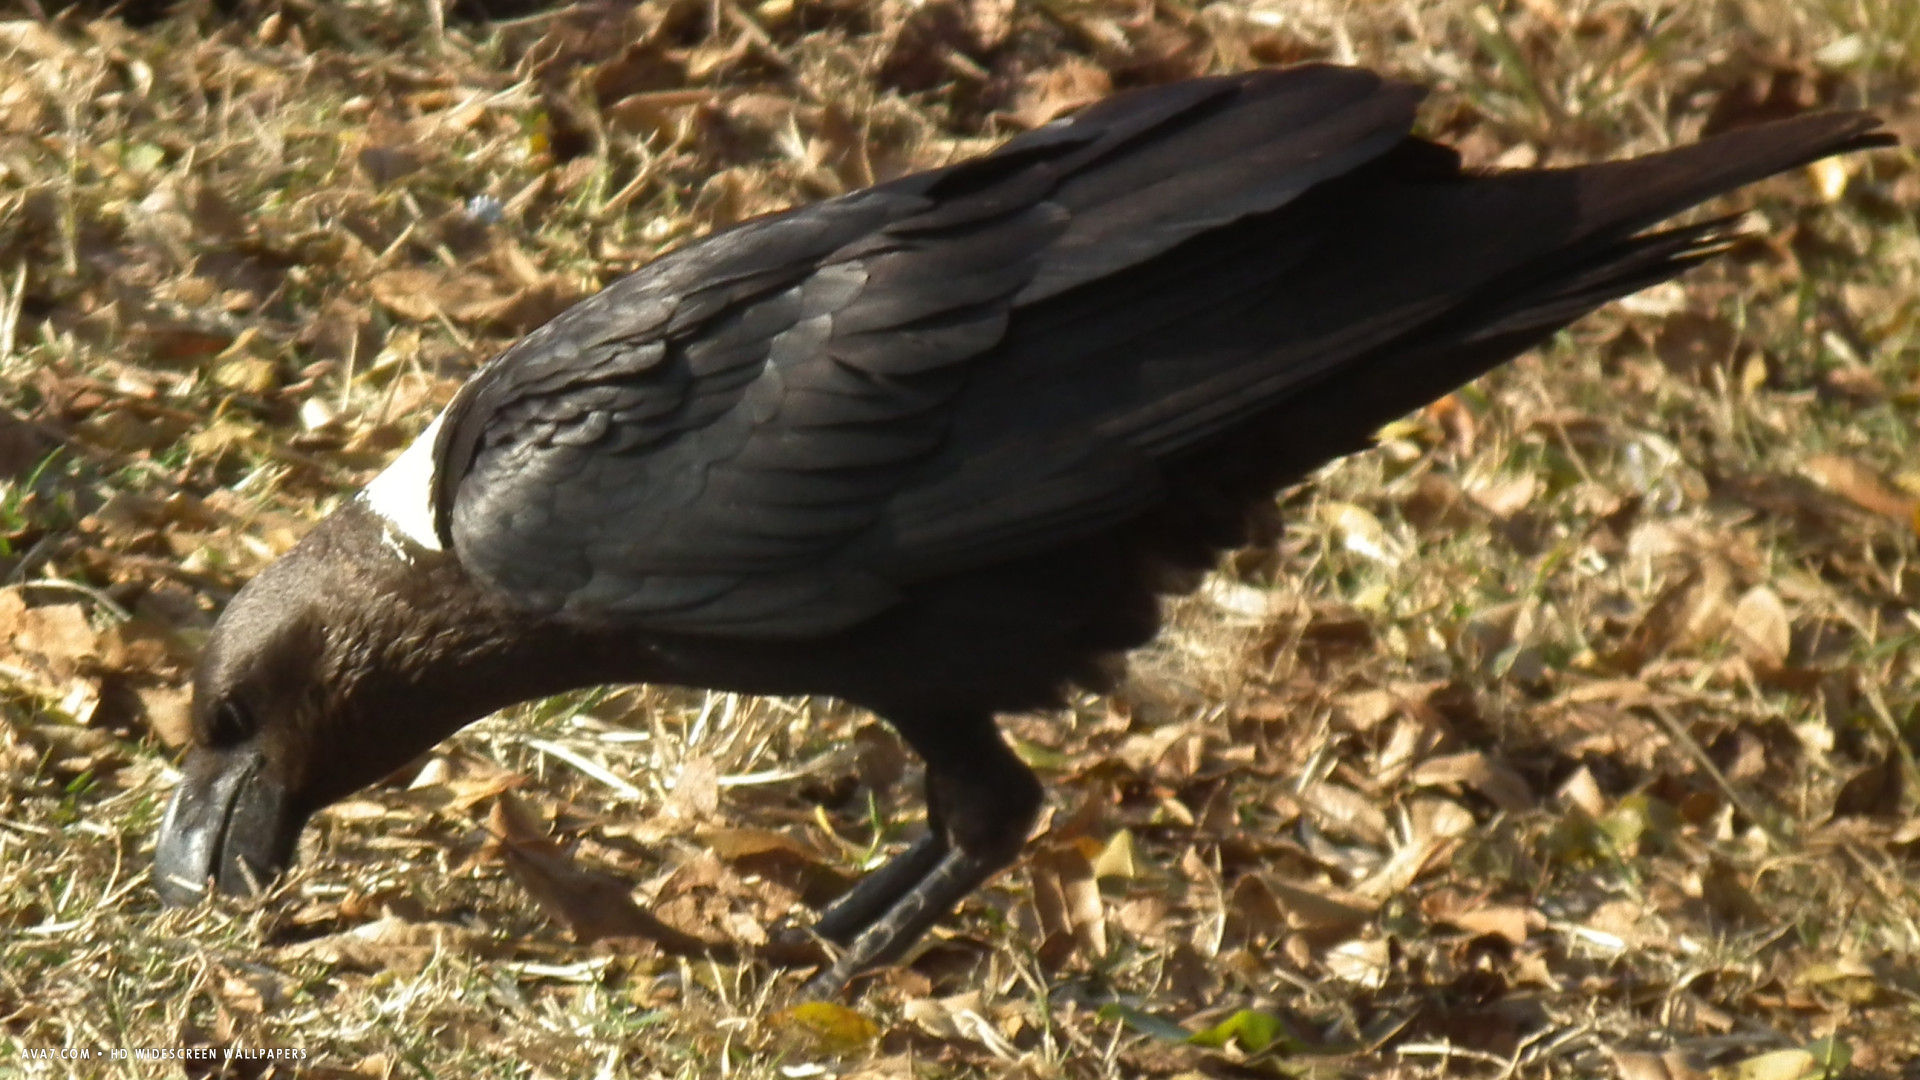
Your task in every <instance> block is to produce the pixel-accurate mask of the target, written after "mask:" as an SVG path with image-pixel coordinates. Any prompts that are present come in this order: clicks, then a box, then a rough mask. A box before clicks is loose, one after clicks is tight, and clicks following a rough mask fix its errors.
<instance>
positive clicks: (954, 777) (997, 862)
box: [807, 717, 1042, 995]
mask: <svg viewBox="0 0 1920 1080" xmlns="http://www.w3.org/2000/svg"><path fill="white" fill-rule="evenodd" d="M895 726H896V727H898V728H899V730H900V733H901V735H902V736H903V737H905V738H906V740H907V742H908V744H909V745H911V746H912V747H913V748H914V749H915V750H917V751H919V753H920V756H921V757H922V758H924V759H925V760H926V763H927V823H928V826H929V830H930V831H929V833H928V836H927V837H926V838H925V839H923V840H921V841H919V842H918V843H916V844H914V845H913V847H911V848H909V849H907V851H905V852H904V853H902V854H901V855H899V856H897V857H895V858H894V860H893V861H892V862H889V863H888V864H887V865H885V866H883V867H881V868H880V869H879V870H876V871H874V872H873V874H872V875H870V876H869V877H868V878H867V879H866V880H864V881H862V882H861V883H860V884H858V885H856V886H855V887H854V888H853V891H852V892H850V893H848V894H847V896H846V897H845V898H844V899H842V900H841V901H840V902H839V903H837V904H835V905H834V906H833V908H832V909H831V910H829V911H828V912H827V914H826V916H825V917H824V918H822V920H821V925H820V926H819V927H818V929H819V932H820V933H821V935H822V936H824V937H827V938H829V939H831V940H834V941H837V942H844V943H845V948H844V950H843V951H842V952H841V954H840V957H839V959H838V960H836V961H835V962H834V964H833V966H832V967H830V968H828V969H827V970H825V971H823V972H821V973H820V974H819V975H817V976H815V977H814V979H813V981H812V982H810V983H808V984H807V991H808V992H809V993H811V994H814V995H826V994H830V993H833V992H834V991H836V990H838V989H839V988H840V987H842V986H844V985H845V984H846V982H847V980H848V979H850V978H852V977H853V976H854V975H856V974H858V973H859V972H861V971H864V970H866V969H867V968H870V967H874V966H877V965H879V964H884V963H887V962H889V961H892V960H896V959H898V958H899V957H900V955H901V954H902V953H904V952H906V950H907V949H908V948H910V947H912V945H913V943H914V942H916V941H918V940H920V936H921V935H922V934H924V933H926V931H927V928H928V927H929V926H932V925H933V924H934V922H936V921H938V920H939V919H941V918H942V917H944V916H945V915H946V914H947V913H948V912H950V911H952V910H953V909H954V907H955V906H956V905H958V904H959V903H960V901H961V900H962V899H964V898H965V897H966V896H967V894H968V893H971V892H972V891H973V890H974V889H976V888H978V887H979V886H980V885H981V883H983V882H985V881H986V880H987V879H988V878H990V877H992V876H993V875H994V874H996V873H998V872H999V871H1000V870H1003V869H1005V868H1006V867H1007V866H1008V865H1010V864H1011V863H1012V862H1013V861H1014V859H1016V858H1017V857H1018V856H1019V854H1020V848H1021V847H1022V846H1023V845H1024V844H1025V843H1026V840H1027V831H1028V830H1029V829H1031V828H1032V827H1033V819H1034V817H1035V816H1036V815H1037V814H1038V813H1039V811H1040V800H1041V797H1042V793H1041V789H1040V781H1039V780H1038V779H1037V778H1035V776H1034V775H1033V771H1032V770H1030V769H1028V768H1027V767H1026V765H1025V764H1023V763H1022V762H1021V761H1020V759H1019V758H1017V757H1015V756H1014V755H1013V751H1012V750H1011V749H1009V748H1008V747H1007V744H1006V742H1005V740H1003V739H1002V738H1001V737H1000V731H999V728H998V727H996V726H995V725H994V723H993V721H992V719H991V718H987V717H983V718H948V717H942V718H937V719H936V718H926V719H922V720H921V721H919V722H908V723H896V725H895Z"/></svg>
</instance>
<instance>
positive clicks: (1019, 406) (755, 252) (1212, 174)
mask: <svg viewBox="0 0 1920 1080" xmlns="http://www.w3.org/2000/svg"><path fill="white" fill-rule="evenodd" d="M1419 96H1420V92H1419V91H1418V90H1416V89H1414V88H1411V87H1407V86H1404V85H1399V84H1393V83H1386V82H1383V81H1381V80H1380V79H1378V78H1377V77H1375V76H1372V75H1370V74H1368V73H1365V72H1361V71H1355V70H1349V69H1337V68H1322V67H1312V68H1296V69H1292V70H1289V71H1283V72H1259V73H1254V74H1251V75H1244V76H1234V77H1226V78H1214V79H1203V80H1195V81H1191V82H1187V83H1181V84H1177V85H1174V86H1170V87H1165V88H1160V89H1156V90H1151V91H1144V92H1139V93H1135V94H1131V95H1126V96H1122V97H1119V98H1115V99H1113V100H1110V101H1108V102H1104V103H1102V104H1100V105H1097V106H1095V107H1093V108H1091V109H1088V110H1086V111H1084V112H1082V113H1080V114H1078V115H1077V116H1076V117H1074V118H1073V119H1072V120H1071V121H1069V122H1065V123H1061V124H1056V125H1051V126H1049V127H1047V128H1043V129H1041V130H1039V131H1035V132H1032V133H1029V134H1028V135H1025V136H1022V137H1020V138H1018V139H1015V140H1013V141H1012V142H1010V143H1008V144H1007V145H1006V146H1004V147H1002V148H1001V149H1000V150H999V151H997V152H995V153H994V154H992V155H989V156H987V157H984V158H980V159H976V160H973V161H969V162H965V163H962V164H959V165H956V166H952V167H950V168H946V169H941V170H937V171H934V172H930V173H925V174H920V175H916V176H913V177H908V178H906V179H904V180H901V181H897V182H895V183H891V184H887V185H883V186H881V187H878V188H873V189H869V190H866V191H861V192H856V193H853V194H851V195H848V196H845V197H842V198H839V199H834V200H831V201H828V202H824V203H819V204H816V205H813V206H808V207H805V208H802V209H799V210H795V211H791V212H788V213H784V214H780V215H775V216H771V217H767V218H763V219H758V220H755V221H752V222H748V223H746V224H743V225H741V226H739V227H736V228H734V229H732V230H729V231H727V232H724V233H721V234H718V235H716V236H713V237H710V238H707V239H705V240H703V241H701V242H698V243H696V244H695V245H693V246H691V247H688V248H686V249H683V250H681V251H679V252H677V253H674V254H672V255H669V256H666V257H664V258H662V259H660V260H658V261H657V262H655V263H653V264H652V265H650V266H648V267H647V268H645V269H644V270H641V271H640V272H638V273H636V274H634V275H632V276H630V277H627V278H625V279H623V280H621V281H619V282H617V283H615V284H614V285H612V286H610V287H609V288H608V289H607V290H605V291H604V292H602V293H600V294H599V295H597V296H595V297H593V298H592V299H590V300H588V301H586V302H584V303H582V304H580V305H579V306H578V307H575V308H573V309H572V310H570V311H568V312H566V313H565V314H563V315H561V316H560V317H558V318H556V319H555V320H554V321H553V322H551V323H549V324H548V325H547V326H545V327H543V328H542V329H540V330H539V331H537V332H535V333H534V334H532V335H530V336H529V337H528V338H526V339H525V340H523V341H522V342H520V343H519V344H517V345H515V346H514V347H513V348H512V349H510V350H508V351H507V352H506V353H504V354H502V355H501V356H500V357H499V358H497V359H496V360H495V361H493V362H492V363H490V364H489V365H488V366H487V367H485V368H484V369H482V371H481V372H480V373H479V374H477V375H476V376H475V378H474V379H473V380H472V381H471V382H470V383H469V384H468V385H467V386H466V387H465V388H463V390H462V392H461V393H460V395H459V396H458V397H457V398H456V400H455V402H454V404H453V406H452V407H451V409H450V411H449V415H448V417H447V420H446V422H445V424H444V425H443V429H442V434H441V436H440V441H439V443H438V446H437V458H438V468H437V470H436V477H437V481H436V483H437V487H436V492H435V517H436V527H437V529H438V530H439V531H440V532H441V534H442V539H443V541H445V542H447V543H449V544H451V545H452V547H453V548H454V550H456V551H457V552H458V554H459V555H460V557H461V559H462V560H463V562H464V563H465V564H466V565H467V566H468V568H469V569H470V570H472V571H473V572H475V573H476V574H478V575H480V576H481V577H482V578H484V579H487V580H489V581H491V582H493V583H494V584H496V585H497V586H500V587H502V588H504V589H507V590H509V591H510V592H511V593H512V594H513V595H515V596H516V597H518V598H520V599H522V600H523V601H524V602H525V603H527V604H528V605H529V606H531V607H536V608H540V609H548V610H552V609H564V610H567V611H569V612H572V613H575V614H578V615H581V616H587V617H598V618H614V619H618V620H621V621H626V622H630V623H632V624H635V625H639V626H645V627H650V628H656V629H671V630H681V631H691V632H705V633H721V634H733V635H756V636H768V635H804V634H812V633H823V632H827V631H830V630H832V629H835V628H838V627H841V626H845V625H848V624H850V623H852V622H855V621H857V620H859V619H861V618H864V617H866V616H868V615H870V614H872V613H873V612H875V611H877V610H879V609H880V608H882V607H884V606H885V605H886V604H887V603H889V602H890V601H891V599H892V598H893V597H894V596H895V594H896V593H895V590H896V589H897V588H898V587H899V586H900V585H902V584H905V583H907V582H911V581H913V580H915V579H917V578H919V577H922V576H924V575H926V574H928V573H935V572H940V571H942V570H945V569H948V568H950V567H953V566H956V565H966V564H968V563H971V562H975V561H977V560H980V559H990V558H996V557H1001V556H1002V555H1004V554H1005V553H1007V552H1010V551H1015V550H1020V549H1024V548H1027V547H1030V546H1031V545H1033V544H1034V543H1044V542H1048V541H1055V542H1057V541H1058V540H1060V539H1064V538H1067V537H1071V536H1073V535H1078V534H1084V533H1085V532H1086V531H1087V530H1089V529H1092V528H1098V527H1100V526H1101V525H1102V524H1105V523H1106V522H1108V521H1110V520H1113V519H1114V518H1115V517H1116V516H1117V515H1122V514H1124V513H1126V512H1128V511H1129V510H1130V509H1131V508H1133V507H1136V506H1138V505H1140V504H1142V503H1143V502H1144V501H1146V500H1149V499H1151V498H1152V497H1153V493H1154V489H1155V486H1156V484H1157V482H1158V474H1157V470H1156V469H1155V466H1154V458H1155V456H1156V455H1155V453H1154V452H1153V450H1154V447H1153V445H1152V444H1153V443H1154V441H1155V440H1156V439H1158V440H1160V441H1162V442H1166V443H1169V444H1172V443H1175V442H1178V441H1179V436H1177V435H1172V436H1169V435H1167V434H1165V433H1158V434H1156V433H1155V432H1154V430H1153V429H1154V428H1156V426H1158V427H1164V426H1165V425H1164V423H1162V424H1158V425H1156V423H1155V422H1153V420H1152V418H1151V417H1140V416H1136V417H1135V418H1134V419H1132V420H1129V419H1127V416H1128V415H1130V414H1136V413H1139V412H1140V410H1141V409H1143V408H1145V407H1148V406H1151V405H1155V404H1158V403H1155V402H1148V401H1144V400H1142V399H1141V398H1140V396H1139V391H1140V389H1141V388H1140V387H1138V386H1132V385H1130V383H1131V382H1133V381H1134V380H1135V379H1136V378H1137V373H1135V374H1132V375H1130V374H1129V373H1128V372H1127V371H1126V370H1120V369H1116V370H1115V371H1112V372H1110V373H1103V372H1101V371H1099V370H1097V369H1096V370H1088V369H1087V365H1086V363H1085V362H1084V361H1086V360H1087V359H1089V358H1093V359H1098V358H1099V357H1100V355H1101V354H1104V353H1109V352H1111V350H1107V349H1104V348H1097V349H1089V348H1088V347H1087V346H1088V344H1090V343H1091V344H1104V343H1105V342H1107V341H1109V340H1111V341H1113V342H1114V343H1115V344H1118V345H1122V346H1123V345H1124V343H1125V339H1126V337H1127V336H1128V334H1130V333H1138V332H1141V331H1142V330H1143V329H1145V328H1150V325H1152V324H1165V323H1167V322H1168V321H1169V319H1170V318H1173V317H1175V316H1177V317H1179V318H1188V317H1190V316H1191V314H1192V313H1193V311H1194V309H1195V308H1196V307H1204V302H1203V300H1202V299H1201V298H1197V297H1194V296H1191V295H1187V294H1186V293H1185V290H1178V291H1177V293H1175V294H1171V295H1169V294H1167V293H1166V290H1164V289H1160V288H1149V289H1148V290H1147V291H1146V292H1145V293H1144V294H1140V295H1134V296H1132V297H1128V296H1125V295H1120V294H1116V295H1113V296H1105V297H1099V298H1096V300H1095V302H1093V303H1092V304H1091V305H1089V304H1088V303H1083V302H1074V301H1072V299H1071V298H1072V297H1074V296H1080V295H1083V294H1088V293H1107V292H1108V291H1109V290H1108V289H1107V288H1106V285H1107V284H1108V283H1111V282H1112V281H1113V280H1114V279H1115V278H1116V277H1118V276H1124V275H1125V274H1126V272H1127V271H1129V270H1130V269H1132V268H1135V267H1139V266H1143V265H1146V264H1149V263H1152V262H1153V261H1155V260H1157V259H1159V258H1160V257H1162V256H1164V255H1166V254H1167V253H1168V252H1170V251H1172V250H1174V249H1176V248H1179V247H1181V246H1182V245H1184V244H1187V243H1188V242H1189V241H1191V240H1193V239H1194V238H1195V237H1198V236H1202V235H1204V234H1207V233H1210V232H1212V231H1214V230H1216V229H1217V228H1218V227H1219V226H1221V225H1223V224H1226V223H1229V222H1232V221H1236V220H1240V219H1244V218H1247V217H1249V216H1252V215H1261V214H1267V213H1270V212H1272V211H1273V210H1275V209H1277V208H1279V207H1281V206H1283V205H1286V204H1288V203H1289V202H1292V201H1294V200H1297V199H1298V198H1299V197H1300V196H1302V195H1303V194H1304V193H1306V192H1308V191H1310V190H1311V189H1313V188H1314V187H1315V185H1317V184H1320V183H1322V182H1324V181H1326V180H1328V179H1330V178H1333V177H1337V176H1340V175H1343V174H1346V173H1348V172H1350V171H1351V170H1354V169H1356V168H1359V167H1361V166H1363V165H1364V164H1366V163H1367V162H1369V161H1371V160H1373V159H1375V158H1377V157H1379V156H1380V155H1382V154H1384V153H1386V152H1388V151H1389V150H1391V149H1392V148H1394V147H1395V146H1396V145H1399V144H1401V143H1403V141H1404V140H1405V139H1406V137H1407V132H1408V129H1409V127H1410V125H1411V123H1412V116H1413V110H1414V106H1415V104H1416V103H1417V101H1418V99H1419ZM1286 258H1287V255H1286V253H1284V252H1276V253H1275V259H1276V261H1284V260H1285V259H1286ZM1256 276H1257V277H1260V278H1263V279H1264V278H1267V277H1268V276H1269V275H1267V274H1261V275H1256ZM1095 282H1099V283H1101V284H1102V288H1100V289H1097V290H1085V289H1081V288H1080V287H1081V286H1084V285H1088V284H1091V283H1095ZM1176 284H1177V283H1176ZM1137 291H1138V290H1136V292H1137ZM1121 292H1122V293H1124V290H1121ZM1116 304H1124V305H1125V309H1124V310H1122V311H1120V312H1119V313H1117V315H1118V317H1117V318H1116V312H1115V311H1114V310H1113V309H1114V308H1115V306H1116ZM1089 308H1091V310H1089ZM1049 310H1060V311H1067V312H1070V313H1071V315H1070V317H1057V318H1054V319H1052V320H1051V321H1050V322H1046V323H1044V324H1043V325H1038V326H1035V327H1033V328H1032V333H1031V335H1030V343H1040V342H1052V343H1056V344H1057V346H1058V348H1051V347H1050V351H1051V352H1052V353H1053V355H1041V354H1037V353H1036V351H1035V350H1034V349H1033V348H1030V347H1029V348H1015V349H1009V344H1010V343H1009V327H1010V326H1012V325H1014V324H1015V323H1016V322H1017V321H1023V320H1025V318H1026V313H1027V312H1044V311H1049ZM1129 310H1130V312H1131V314H1130V315H1129V313H1128V312H1129ZM1090 315H1093V316H1097V317H1095V318H1089V316H1090ZM1089 323H1091V324H1092V325H1094V326H1099V327H1101V329H1100V331H1099V332H1098V333H1096V334H1094V337H1097V338H1099V339H1100V341H1099V342H1093V341H1092V339H1091V338H1088V339H1086V340H1083V341H1080V342H1079V343H1077V344H1076V341H1075V340H1074V339H1075V336H1076V334H1078V333H1079V329H1080V328H1086V327H1088V325H1089ZM1116 331H1119V332H1118V333H1116ZM1016 336H1018V335H1017V334H1016ZM1014 344H1018V343H1014ZM1111 359H1113V360H1115V361H1118V362H1119V368H1124V366H1125V364H1124V362H1125V360H1126V357H1125V356H1124V353H1123V354H1122V355H1119V356H1116V357H1112V358H1111ZM1023 367H1031V368H1032V369H1033V370H1032V371H1026V370H1023ZM1063 370H1065V371H1067V372H1069V374H1070V375H1072V376H1075V377H1077V378H1078V379H1079V381H1081V382H1086V381H1087V380H1086V378H1085V377H1086V376H1089V375H1090V376H1092V380H1091V383H1090V384H1089V385H1086V386H1084V387H1082V388H1080V389H1079V390H1077V391H1076V390H1075V388H1074V387H1073V386H1065V387H1063V386H1061V385H1060V383H1061V378H1060V374H1061V372H1062V371H1063ZM1029 377H1033V378H1038V380H1039V383H1038V384H1036V385H1034V386H1033V387H1032V388H1031V389H1032V390H1033V391H1034V392H1036V393H1043V396H1044V397H1046V398H1048V399H1050V400H1048V401H1045V402H1041V401H1039V400H1037V399H1030V398H1028V397H1027V396H1026V391H1025V390H1023V387H1022V384H1023V382H1025V381H1026V380H1027V379H1028V378H1029ZM1069 381H1073V379H1070V380H1069ZM1041 384H1044V385H1041ZM1063 390H1064V391H1065V392H1066V394H1067V396H1068V398H1069V400H1067V401H1064V402H1063V401H1060V400H1057V398H1058V397H1059V395H1060V394H1061V392H1062V391H1063ZM1076 394H1077V399H1078V405H1077V407H1076V405H1075V401H1074V398H1075V396H1076ZM1029 406H1041V408H1040V410H1039V411H1034V410H1033V409H1032V408H1030V407H1029ZM1176 411H1177V410H1176ZM1186 426H1187V427H1195V428H1196V429H1201V428H1205V427H1207V426H1209V425H1207V424H1205V423H1200V424H1198V425H1195V424H1192V423H1189V424H1187V425H1186ZM1134 429H1139V430H1134ZM1143 432H1144V437H1141V438H1135V437H1134V436H1136V435H1142V433H1143Z"/></svg>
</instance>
